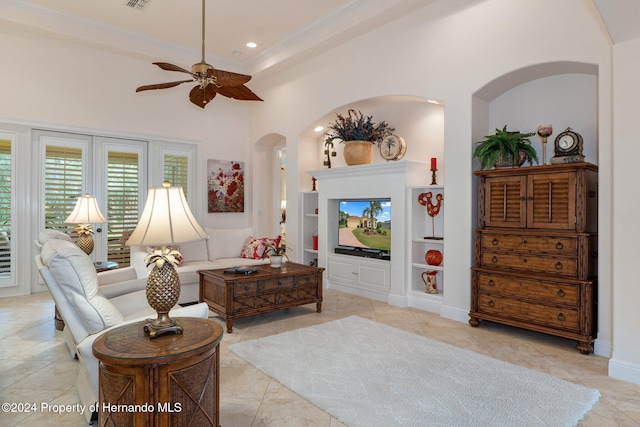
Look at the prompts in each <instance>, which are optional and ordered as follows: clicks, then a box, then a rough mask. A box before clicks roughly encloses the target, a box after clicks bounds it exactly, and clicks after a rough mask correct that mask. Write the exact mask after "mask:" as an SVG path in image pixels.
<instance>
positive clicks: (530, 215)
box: [527, 172, 576, 230]
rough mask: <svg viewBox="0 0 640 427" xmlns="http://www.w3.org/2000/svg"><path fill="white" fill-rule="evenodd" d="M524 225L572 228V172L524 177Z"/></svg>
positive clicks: (574, 201)
mask: <svg viewBox="0 0 640 427" xmlns="http://www.w3.org/2000/svg"><path fill="white" fill-rule="evenodd" d="M527 228H543V229H554V230H575V228H576V174H575V172H559V173H542V174H535V175H529V176H528V177H527Z"/></svg>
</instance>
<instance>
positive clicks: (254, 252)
mask: <svg viewBox="0 0 640 427" xmlns="http://www.w3.org/2000/svg"><path fill="white" fill-rule="evenodd" d="M280 239H281V237H280V236H278V237H276V238H274V239H272V238H270V237H258V238H256V237H249V238H248V239H247V240H246V241H245V242H244V246H243V247H242V255H241V256H242V258H249V259H261V258H262V257H263V256H264V251H266V250H267V246H278V245H279V244H280Z"/></svg>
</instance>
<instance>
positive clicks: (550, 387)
mask: <svg viewBox="0 0 640 427" xmlns="http://www.w3.org/2000/svg"><path fill="white" fill-rule="evenodd" d="M229 348H230V350H231V351H233V352H234V353H235V354H237V355H238V356H240V357H241V358H242V359H244V360H246V361H247V362H249V363H250V364H252V365H254V366H255V367H256V368H258V369H259V370H261V371H262V372H264V373H265V374H267V375H269V376H271V377H273V378H274V379H276V380H277V381H278V382H280V383H281V384H283V385H284V386H286V387H287V388H289V389H291V390H292V391H294V392H295V393H297V394H299V395H300V396H302V397H304V398H305V399H307V400H309V401H310V402H311V403H313V404H314V405H316V406H317V407H319V408H321V409H322V410H324V411H325V412H328V413H329V414H331V415H333V416H334V417H335V418H337V419H338V420H340V421H341V422H342V423H344V424H346V425H347V426H350V427H359V426H362V427H373V426H375V427H392V426H393V427H397V426H416V427H418V426H419V427H423V426H447V427H448V426H540V427H550V426H575V425H576V424H577V423H578V421H579V420H580V419H581V418H582V417H583V416H584V415H585V414H586V413H587V412H588V411H590V410H591V408H592V407H593V405H594V404H595V403H596V402H597V401H598V399H599V397H600V392H598V390H595V389H590V388H587V387H584V386H581V385H577V384H573V383H570V382H568V381H565V380H561V379H559V378H556V377H553V376H551V375H547V374H544V373H540V372H537V371H534V370H531V369H526V368H522V367H520V366H516V365H512V364H510V363H506V362H502V361H500V360H497V359H493V358H491V357H487V356H483V355H480V354H478V353H475V352H472V351H469V350H463V349H460V348H457V347H454V346H451V345H448V344H444V343H441V342H439V341H434V340H431V339H429V338H425V337H421V336H419V335H415V334H412V333H409V332H405V331H402V330H399V329H396V328H392V327H390V326H387V325H383V324H380V323H376V322H373V321H370V320H367V319H363V318H361V317H357V316H351V317H347V318H344V319H340V320H336V321H332V322H328V323H324V324H321V325H316V326H310V327H306V328H302V329H297V330H293V331H289V332H285V333H281V334H276V335H272V336H269V337H265V338H259V339H255V340H251V341H245V342H240V343H236V344H233V345H231V346H230V347H229Z"/></svg>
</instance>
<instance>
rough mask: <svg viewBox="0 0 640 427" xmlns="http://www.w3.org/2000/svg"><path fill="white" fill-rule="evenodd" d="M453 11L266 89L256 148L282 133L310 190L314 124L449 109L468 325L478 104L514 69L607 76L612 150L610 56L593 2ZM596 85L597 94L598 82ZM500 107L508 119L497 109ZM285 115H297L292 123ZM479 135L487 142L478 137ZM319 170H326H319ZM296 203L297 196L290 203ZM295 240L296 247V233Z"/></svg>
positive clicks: (607, 342) (455, 256) (430, 15)
mask: <svg viewBox="0 0 640 427" xmlns="http://www.w3.org/2000/svg"><path fill="white" fill-rule="evenodd" d="M455 7H456V2H438V3H437V4H434V5H430V6H426V7H425V8H423V9H421V10H418V11H416V12H414V13H413V14H411V16H407V17H404V18H401V19H400V20H397V21H393V22H390V23H389V24H387V25H386V26H383V27H381V28H379V29H378V30H376V31H374V32H372V33H368V34H365V35H362V36H360V37H359V38H357V39H355V40H353V41H351V42H349V43H346V44H343V45H340V46H337V47H335V48H334V49H332V50H331V51H328V52H326V53H324V54H322V55H318V56H316V57H315V58H313V59H311V60H309V61H306V62H305V63H302V64H300V65H297V66H294V67H292V68H290V69H288V70H286V71H283V72H281V73H279V74H278V75H274V76H272V77H269V78H268V79H264V80H261V81H259V82H257V86H256V89H257V90H258V91H259V93H260V94H261V96H263V97H264V99H266V100H267V102H266V103H265V105H264V106H261V107H259V108H257V109H255V110H253V111H252V120H251V124H252V127H251V138H252V139H254V140H256V139H258V138H260V137H261V136H262V135H264V134H267V133H269V132H274V131H275V132H278V133H280V134H282V135H285V137H286V139H287V145H288V148H287V149H288V166H289V172H290V175H291V176H295V175H298V176H299V177H300V182H302V183H305V184H306V179H305V177H304V172H303V171H304V170H308V169H316V168H320V167H322V159H321V158H320V159H317V157H318V156H317V153H316V152H313V153H310V156H312V157H313V159H311V158H306V157H305V156H306V153H307V151H305V150H304V148H305V147H304V146H303V145H302V144H300V145H299V144H298V142H299V141H303V142H306V138H307V136H306V134H304V135H303V132H304V131H305V130H306V129H308V127H309V126H311V125H312V124H313V123H314V120H316V118H318V117H323V116H324V115H325V114H327V112H330V111H332V110H333V109H336V108H339V107H340V106H344V105H348V104H351V103H355V102H358V101H360V100H366V99H375V98H377V97H384V96H393V95H409V96H417V97H421V98H433V99H438V100H441V101H443V102H444V105H445V109H444V112H445V114H444V116H445V117H444V139H445V143H444V162H445V163H446V168H445V173H444V182H446V187H445V203H446V212H447V216H446V220H445V236H446V239H447V245H446V247H445V254H444V256H445V258H446V259H447V293H446V295H445V299H444V306H443V310H442V313H443V315H444V316H447V317H451V318H456V319H459V320H461V321H466V320H467V313H468V308H469V300H470V273H469V267H470V266H471V263H472V228H473V226H474V224H473V219H472V218H473V212H474V211H475V205H474V204H473V199H474V193H475V191H474V188H473V180H472V175H471V172H472V161H471V152H472V148H473V147H472V142H473V141H475V140H478V139H475V138H480V137H481V135H482V134H483V132H486V129H488V128H489V126H490V125H491V123H489V122H487V123H486V124H485V125H484V127H483V128H484V129H483V130H482V131H477V130H476V131H474V129H478V128H477V125H478V124H477V123H475V122H476V121H477V120H478V118H477V117H474V114H477V115H480V116H482V117H484V118H486V120H490V118H491V111H490V108H489V104H488V102H490V101H491V99H489V100H486V101H488V102H487V103H485V102H483V101H482V100H480V99H474V94H475V93H476V91H478V90H480V89H481V88H483V87H484V86H485V85H486V84H488V83H489V82H492V81H494V80H495V79H498V78H500V77H501V76H504V75H508V74H509V73H511V72H513V71H514V70H518V69H522V68H526V67H531V66H536V65H539V64H545V63H554V62H556V61H569V62H575V63H584V64H593V65H594V67H595V69H597V70H598V86H597V95H593V93H590V94H589V97H590V99H596V103H597V107H596V108H597V111H598V123H597V132H596V133H595V135H594V136H596V137H597V139H599V140H600V141H602V140H604V141H608V140H609V139H610V137H609V135H610V133H611V122H610V118H609V116H610V114H611V105H610V102H611V93H610V83H609V82H610V81H611V80H610V79H611V70H610V67H611V46H610V44H609V41H608V37H607V35H606V33H605V32H604V30H603V27H602V25H601V23H600V20H599V16H598V15H597V14H596V12H595V9H594V8H593V6H592V5H591V3H590V2H589V1H583V0H565V1H562V2H557V1H553V0H519V1H518V2H513V1H512V0H489V1H484V2H480V3H478V4H477V5H475V6H473V7H470V8H468V9H464V10H460V11H454V10H453V9H454V8H455ZM449 8H450V9H449ZM452 11H453V13H451V14H449V13H450V12H452ZM525 21H526V22H530V23H544V25H543V30H541V27H540V25H537V24H535V25H534V24H532V25H530V26H529V25H525V24H523V22H525ZM493 24H498V25H493ZM541 77H549V76H548V75H547V76H544V75H537V74H535V73H532V74H531V76H530V78H529V80H536V79H538V78H541ZM558 79H561V78H560V77H558ZM526 81H528V80H525V81H521V82H519V83H518V84H515V85H513V86H514V87H516V86H518V85H519V84H521V83H524V82H526ZM588 85H590V86H589V87H590V90H592V88H593V80H591V82H590V83H588ZM554 87H555V88H557V84H552V85H549V86H548V87H541V88H540V89H541V90H542V91H544V92H543V93H542V94H541V98H545V97H546V98H548V99H551V98H553V97H554V96H556V94H555V93H554V91H553V89H554ZM478 107H479V108H480V109H479V110H477V108H478ZM520 107H521V105H518V106H517V108H518V109H519V108H520ZM494 108H498V107H497V104H496V106H494ZM513 108H514V109H515V108H516V106H514V107H513ZM284 111H286V112H287V113H286V114H282V112H284ZM528 112H529V110H528V109H527V108H526V106H525V108H524V109H522V113H521V115H520V116H519V117H518V119H517V120H516V119H514V122H517V121H524V118H525V116H527V113H528ZM558 114H559V115H560V116H559V117H557V118H554V119H553V122H555V123H558V124H559V126H562V125H561V123H573V116H572V115H571V114H567V115H563V114H562V111H560V112H558ZM589 114H591V113H589ZM532 120H534V119H532ZM540 120H542V119H541V118H540ZM545 121H547V120H545ZM537 124H540V123H538V118H535V122H534V125H536V126H537ZM580 130H582V129H580ZM474 132H482V133H480V134H479V135H474ZM589 132H591V131H589ZM289 147H291V149H289ZM597 159H598V163H599V166H600V183H601V187H602V188H605V189H606V188H608V187H609V186H610V185H611V164H610V161H611V156H610V146H609V145H606V146H604V145H603V144H600V145H599V147H598V155H597ZM310 162H316V163H315V165H311V166H309V163H310ZM296 167H298V168H299V170H298V172H297V173H296V172H295V169H296ZM302 168H304V169H302ZM288 188H289V189H292V187H291V186H289V187H288ZM292 190H293V189H292ZM603 193H605V194H603ZM295 194H296V192H295V190H293V192H292V193H290V194H289V196H288V198H291V197H290V196H295ZM600 196H601V197H600V201H601V205H600V206H601V209H600V219H601V230H603V231H604V232H605V233H606V229H607V227H609V226H610V223H611V211H610V199H608V197H610V194H608V192H606V191H605V192H602V191H601V193H600ZM289 231H290V232H289V236H288V238H289V240H291V239H292V236H291V233H292V232H293V230H289ZM600 241H601V247H600V253H599V262H600V278H599V281H600V295H601V301H604V306H601V312H600V321H599V325H600V326H601V329H600V331H599V337H598V343H599V344H600V343H602V344H603V345H602V348H601V349H598V348H596V351H599V352H600V353H601V354H606V353H607V352H608V351H609V350H610V348H611V347H610V346H611V328H610V317H611V307H610V304H609V300H610V297H609V296H608V295H610V292H611V277H610V274H611V271H610V265H611V246H610V240H609V238H608V237H607V236H606V235H605V236H601V238H600Z"/></svg>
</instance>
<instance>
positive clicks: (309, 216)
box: [301, 191, 318, 266]
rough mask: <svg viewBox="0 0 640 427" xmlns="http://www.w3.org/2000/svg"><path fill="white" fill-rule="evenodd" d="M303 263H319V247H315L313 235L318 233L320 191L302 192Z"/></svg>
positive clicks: (315, 264)
mask: <svg viewBox="0 0 640 427" xmlns="http://www.w3.org/2000/svg"><path fill="white" fill-rule="evenodd" d="M301 212H302V230H301V235H302V253H303V255H302V263H303V264H305V265H314V266H317V265H318V248H317V247H314V244H313V240H314V239H313V236H314V235H317V233H318V192H317V191H306V192H304V193H302V207H301Z"/></svg>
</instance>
